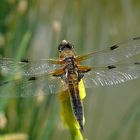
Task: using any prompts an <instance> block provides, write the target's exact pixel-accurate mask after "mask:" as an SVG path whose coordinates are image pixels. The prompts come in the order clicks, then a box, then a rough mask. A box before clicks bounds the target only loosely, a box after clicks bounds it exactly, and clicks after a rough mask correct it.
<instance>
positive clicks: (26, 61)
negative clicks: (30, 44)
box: [21, 59, 29, 63]
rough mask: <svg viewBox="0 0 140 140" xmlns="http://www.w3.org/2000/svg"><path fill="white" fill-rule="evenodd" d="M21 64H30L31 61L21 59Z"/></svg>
mask: <svg viewBox="0 0 140 140" xmlns="http://www.w3.org/2000/svg"><path fill="white" fill-rule="evenodd" d="M21 62H24V63H29V60H28V59H21Z"/></svg>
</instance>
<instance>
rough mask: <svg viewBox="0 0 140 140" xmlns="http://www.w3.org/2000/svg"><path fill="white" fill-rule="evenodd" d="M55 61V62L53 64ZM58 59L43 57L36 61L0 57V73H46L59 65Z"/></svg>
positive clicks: (28, 74)
mask: <svg viewBox="0 0 140 140" xmlns="http://www.w3.org/2000/svg"><path fill="white" fill-rule="evenodd" d="M54 63H56V64H54ZM57 63H58V60H52V59H43V60H38V61H29V60H26V59H25V60H21V61H17V60H15V59H12V58H3V59H0V74H1V75H14V74H17V73H19V74H20V75H24V76H32V75H34V76H35V75H42V74H47V73H48V72H49V71H52V70H54V69H56V68H58V67H60V65H59V64H57Z"/></svg>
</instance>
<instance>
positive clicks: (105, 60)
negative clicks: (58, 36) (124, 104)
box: [0, 37, 140, 129]
mask: <svg viewBox="0 0 140 140" xmlns="http://www.w3.org/2000/svg"><path fill="white" fill-rule="evenodd" d="M58 51H59V58H58V59H43V60H38V61H30V60H27V59H22V60H20V61H18V60H15V59H11V58H2V59H0V73H1V76H2V77H7V76H8V77H10V78H9V80H6V81H1V82H0V97H32V96H37V95H45V94H51V93H58V91H59V90H60V89H61V90H62V91H66V90H67V91H68V92H66V93H68V94H69V95H70V101H71V105H72V109H73V112H74V115H75V118H76V119H77V121H78V123H79V125H80V128H81V129H83V107H82V101H81V99H80V96H79V82H80V81H81V79H82V80H83V81H84V85H85V87H96V86H109V85H115V84H118V83H122V82H125V81H128V80H132V79H136V78H138V77H140V62H137V61H134V57H133V56H134V55H137V54H140V37H135V38H132V39H129V40H126V41H124V42H122V43H118V44H116V45H113V46H111V47H108V48H104V49H102V50H99V51H97V52H91V53H88V54H85V55H76V53H75V51H74V48H73V45H72V44H71V43H70V42H68V41H66V40H63V41H62V42H61V44H60V45H59V46H58ZM84 63H85V64H87V65H84ZM81 64H82V65H81ZM88 64H89V65H88ZM3 79H5V78H3ZM60 82H61V87H60Z"/></svg>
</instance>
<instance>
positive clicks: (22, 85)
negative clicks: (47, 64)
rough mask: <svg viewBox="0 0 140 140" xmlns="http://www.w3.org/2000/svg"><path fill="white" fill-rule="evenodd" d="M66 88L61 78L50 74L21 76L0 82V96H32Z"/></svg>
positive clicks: (56, 91)
mask: <svg viewBox="0 0 140 140" xmlns="http://www.w3.org/2000/svg"><path fill="white" fill-rule="evenodd" d="M60 82H61V84H60ZM60 85H61V87H60ZM66 89H67V85H66V83H65V82H64V81H62V80H61V78H58V77H53V76H50V75H47V76H39V77H30V78H21V79H18V80H9V81H4V82H2V83H0V97H33V96H38V95H47V94H56V93H59V92H60V91H63V90H66Z"/></svg>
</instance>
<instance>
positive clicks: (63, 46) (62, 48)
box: [58, 40, 73, 52]
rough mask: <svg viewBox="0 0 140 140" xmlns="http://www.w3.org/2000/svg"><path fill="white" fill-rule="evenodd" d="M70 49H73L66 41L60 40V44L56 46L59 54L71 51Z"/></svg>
mask: <svg viewBox="0 0 140 140" xmlns="http://www.w3.org/2000/svg"><path fill="white" fill-rule="evenodd" d="M71 49H73V45H72V44H71V43H70V42H68V41H66V40H62V42H61V44H60V45H59V46H58V51H59V52H62V51H65V50H71Z"/></svg>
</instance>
